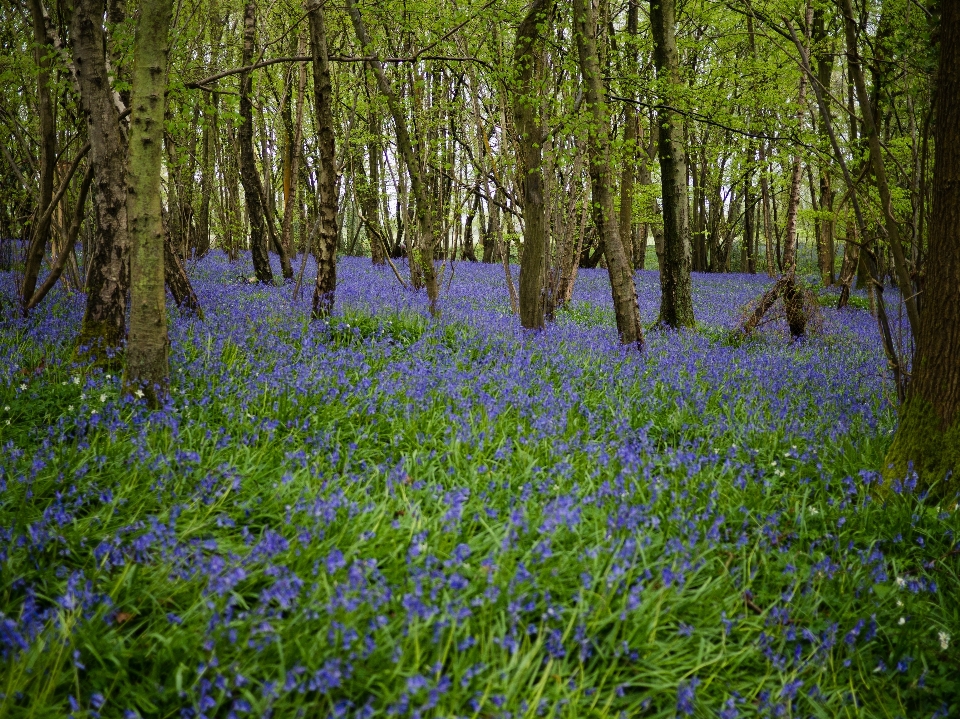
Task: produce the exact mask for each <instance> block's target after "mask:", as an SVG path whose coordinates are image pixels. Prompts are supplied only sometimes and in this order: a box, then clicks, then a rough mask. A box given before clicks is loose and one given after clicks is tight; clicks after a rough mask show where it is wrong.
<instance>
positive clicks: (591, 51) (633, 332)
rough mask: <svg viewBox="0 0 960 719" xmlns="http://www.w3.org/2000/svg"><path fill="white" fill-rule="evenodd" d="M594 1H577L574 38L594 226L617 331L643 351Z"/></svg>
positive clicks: (625, 340)
mask: <svg viewBox="0 0 960 719" xmlns="http://www.w3.org/2000/svg"><path fill="white" fill-rule="evenodd" d="M589 1H590V0H574V1H573V19H574V34H575V35H576V39H577V55H578V56H579V58H580V74H581V75H582V77H583V83H584V99H585V101H586V107H587V111H588V112H589V113H590V118H589V122H590V129H589V136H588V140H587V157H588V160H589V163H588V165H589V171H590V186H591V189H592V198H591V200H592V203H593V218H594V225H595V226H596V228H597V232H598V233H599V235H600V245H601V246H602V247H603V254H604V258H605V259H606V261H607V272H608V273H609V276H610V286H611V289H612V293H613V311H614V315H615V316H616V318H617V332H618V334H619V335H620V341H621V342H622V343H623V344H625V345H635V346H636V347H637V348H639V349H642V348H643V328H642V326H641V325H640V308H639V306H638V304H637V289H636V286H635V285H634V283H633V267H632V266H631V265H630V264H629V263H628V262H627V255H626V252H624V249H623V242H622V240H621V238H620V226H619V224H618V218H617V214H616V212H615V210H614V202H613V188H612V185H613V182H612V174H613V173H612V168H611V166H610V119H609V116H608V114H607V103H606V100H605V99H604V88H603V82H602V79H601V70H600V63H599V60H598V57H597V34H596V33H597V24H596V19H595V18H594V15H593V7H592V6H591V5H590V4H589Z"/></svg>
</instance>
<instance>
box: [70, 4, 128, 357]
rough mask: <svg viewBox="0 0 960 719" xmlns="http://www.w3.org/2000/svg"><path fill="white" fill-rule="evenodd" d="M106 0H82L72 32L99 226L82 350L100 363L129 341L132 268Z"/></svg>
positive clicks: (89, 259) (124, 149)
mask: <svg viewBox="0 0 960 719" xmlns="http://www.w3.org/2000/svg"><path fill="white" fill-rule="evenodd" d="M105 11H106V8H105V7H104V2H103V0H78V2H77V3H76V5H75V6H74V11H73V18H72V21H71V29H70V35H71V40H72V46H73V47H72V49H73V62H74V66H75V67H76V73H77V74H76V76H77V84H78V85H79V87H80V104H81V106H82V107H83V111H84V114H85V115H86V116H87V133H88V135H89V138H90V161H91V162H92V163H93V168H94V170H93V184H94V187H95V189H96V192H95V193H94V196H93V206H94V215H95V218H96V231H95V234H94V241H93V243H92V244H93V247H92V248H90V250H89V256H88V257H87V262H88V263H89V268H90V269H89V272H88V274H87V287H86V289H87V304H86V309H85V311H84V315H83V324H82V325H81V328H80V338H79V345H78V346H79V349H80V350H81V352H83V356H84V357H85V358H86V359H89V360H91V361H93V362H96V363H104V362H107V361H109V360H110V357H111V356H112V355H113V353H114V352H115V351H116V350H118V349H119V348H120V347H121V346H122V344H123V340H124V329H125V321H126V320H125V312H126V296H127V287H128V285H129V282H130V268H129V264H128V263H129V257H128V247H127V208H126V183H125V180H124V174H125V168H126V165H127V162H126V159H127V141H126V138H125V137H124V136H123V133H122V131H121V127H120V110H119V108H118V106H117V104H116V103H115V102H114V97H113V91H112V88H111V85H110V78H109V77H108V75H107V59H106V54H105V48H106V42H105V38H104V31H103V17H104V12H105Z"/></svg>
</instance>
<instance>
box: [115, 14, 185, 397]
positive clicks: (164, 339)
mask: <svg viewBox="0 0 960 719" xmlns="http://www.w3.org/2000/svg"><path fill="white" fill-rule="evenodd" d="M172 14H173V0H144V2H142V4H141V6H140V19H139V21H138V23H137V31H136V36H135V40H134V47H135V52H134V57H135V62H134V67H133V90H132V94H131V104H130V109H131V113H130V149H129V152H128V157H127V175H126V176H127V223H128V225H127V230H128V236H129V239H130V335H129V339H128V341H127V357H126V359H127V362H126V370H125V372H124V376H123V386H124V391H125V392H126V393H127V394H135V395H136V396H138V397H141V396H144V395H146V398H147V401H148V403H149V404H150V405H151V406H154V407H156V406H158V405H160V404H161V403H162V402H163V399H164V398H165V396H166V394H167V385H168V383H169V378H170V365H169V361H168V358H167V353H168V349H169V346H170V340H169V338H168V335H167V311H166V301H165V300H166V296H165V293H164V231H163V218H162V211H163V208H162V206H161V203H160V169H161V163H162V162H163V152H162V148H163V113H164V108H165V105H166V103H165V99H164V98H165V93H166V89H167V52H168V50H169V44H168V40H167V38H168V35H169V31H170V19H171V16H172Z"/></svg>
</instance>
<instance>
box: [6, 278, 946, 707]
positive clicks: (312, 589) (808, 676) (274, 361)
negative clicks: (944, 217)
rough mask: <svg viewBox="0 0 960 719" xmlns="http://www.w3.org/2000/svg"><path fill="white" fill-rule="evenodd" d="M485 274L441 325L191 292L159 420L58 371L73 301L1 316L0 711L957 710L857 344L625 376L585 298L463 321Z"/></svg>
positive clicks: (928, 574)
mask: <svg viewBox="0 0 960 719" xmlns="http://www.w3.org/2000/svg"><path fill="white" fill-rule="evenodd" d="M495 269H496V268H493V270H495ZM493 270H489V269H488V268H474V269H469V268H468V269H462V268H460V267H458V270H457V275H456V278H457V279H456V280H455V283H454V285H455V288H454V289H453V290H451V295H450V296H449V297H448V298H447V301H446V305H445V307H446V309H445V315H444V319H443V321H442V322H440V323H437V322H433V321H431V320H429V319H427V318H426V317H425V316H424V314H423V307H422V306H420V305H410V306H405V307H400V306H399V305H398V306H396V307H392V308H391V307H389V306H384V307H383V308H382V309H371V304H370V302H368V301H367V299H365V298H366V295H364V294H363V293H364V292H365V291H366V290H365V289H363V288H365V287H367V286H373V288H374V289H373V290H371V292H373V291H376V292H377V293H379V295H378V296H381V297H389V296H391V294H390V293H395V292H396V290H395V288H392V286H391V284H390V278H389V276H386V275H385V276H384V277H382V278H381V277H379V276H378V275H377V276H374V275H371V274H370V273H371V272H374V271H373V270H372V269H370V268H369V266H368V265H363V264H361V262H360V261H352V262H349V263H345V266H343V267H341V272H340V274H341V281H342V283H343V285H342V287H341V290H340V297H341V300H340V305H339V306H338V309H337V312H336V314H335V316H334V317H333V318H332V319H331V320H330V321H328V322H323V323H310V322H308V321H307V319H306V317H307V315H306V308H305V307H301V306H299V305H296V306H294V305H290V304H289V303H286V304H285V303H284V302H285V301H284V302H281V301H280V298H282V297H283V296H284V295H283V293H284V292H286V290H285V289H284V288H271V289H269V290H265V289H258V288H250V287H248V286H243V285H238V284H236V283H234V284H231V282H230V280H229V279H228V278H229V277H230V276H231V275H230V274H229V273H228V272H227V271H222V270H221V269H220V268H218V266H216V265H215V264H212V265H211V266H209V267H206V266H204V267H201V268H199V270H198V272H199V273H200V276H201V277H203V278H204V279H203V280H202V281H201V282H199V283H198V291H200V292H201V295H202V299H203V301H204V303H205V309H206V310H207V312H208V320H207V322H206V323H200V322H196V321H194V320H190V319H188V318H180V317H179V316H177V315H176V314H175V315H174V324H173V328H172V336H173V341H174V354H173V358H172V369H173V381H172V386H171V391H172V393H171V396H172V400H171V402H170V404H169V406H167V407H166V408H165V409H164V410H162V411H160V412H156V413H149V412H147V411H146V410H145V409H144V408H143V407H142V406H140V405H138V404H136V403H131V402H128V401H126V400H123V399H121V398H119V396H118V387H119V382H118V378H117V377H115V376H108V375H107V374H104V373H103V372H101V371H93V372H89V373H85V372H84V371H82V370H81V369H80V368H78V367H73V366H71V365H70V364H69V349H70V341H69V340H70V323H71V322H72V321H73V320H74V319H75V317H76V313H77V311H78V308H77V307H76V306H75V305H76V302H77V298H75V297H64V296H57V297H56V298H54V302H56V304H55V305H54V308H53V310H52V311H51V313H50V315H48V316H46V317H35V318H34V319H32V320H29V321H22V320H10V321H9V322H8V323H7V324H6V325H5V326H4V328H3V331H2V338H3V339H2V344H3V347H4V350H5V356H6V357H7V360H6V362H7V363H8V364H7V367H8V368H9V369H10V370H11V377H13V376H14V375H15V378H14V379H12V380H11V381H9V382H8V383H7V384H6V385H3V386H0V407H3V416H2V418H0V445H2V451H0V533H2V534H0V540H2V544H0V562H2V565H0V566H2V567H3V571H2V575H0V612H2V615H0V649H2V653H3V654H2V656H3V658H2V667H0V693H2V696H0V716H16V717H21V716H22V717H48V716H49V717H53V716H57V717H60V716H65V715H67V714H71V715H72V716H75V717H93V716H104V717H112V716H123V717H132V716H143V717H146V716H158V717H167V716H185V717H200V716H206V717H215V716H216V717H227V716H266V715H268V714H272V715H273V716H277V717H281V716H282V717H287V716H291V717H292V716H422V717H453V716H458V717H478V718H479V717H507V716H510V717H534V716H551V717H607V716H610V717H616V716H628V717H647V716H649V717H674V716H696V717H717V716H720V717H723V718H724V719H730V718H732V717H735V716H738V717H754V716H771V717H773V716H790V717H801V716H803V717H807V716H814V717H840V716H844V717H897V716H901V717H918V716H931V715H933V714H934V713H935V712H943V713H942V714H941V715H942V716H947V715H952V714H950V712H953V713H955V712H957V711H958V710H960V705H958V704H957V699H956V697H957V696H958V694H960V680H958V678H957V677H956V673H955V670H954V667H955V666H956V662H957V658H958V655H957V650H956V645H955V642H954V640H953V639H952V637H954V636H957V635H958V629H960V618H958V609H957V606H958V605H957V602H956V601H955V599H956V596H957V588H958V582H957V569H958V563H957V553H956V549H955V547H956V540H955V535H956V532H957V530H958V521H957V517H956V511H955V509H956V507H955V505H954V504H950V505H949V506H948V505H942V506H939V507H937V506H933V505H931V503H930V502H929V501H925V500H924V498H922V497H920V496H917V495H916V494H915V493H913V492H912V491H911V489H910V484H909V482H907V483H905V485H904V486H902V487H899V488H898V492H897V493H894V494H891V496H889V497H888V498H887V499H886V500H883V501H881V500H880V499H877V498H874V497H873V496H872V492H873V487H874V482H875V481H876V470H878V469H879V468H880V466H881V463H882V458H883V455H884V452H885V449H886V446H887V444H888V437H889V434H888V433H889V431H890V430H891V429H892V427H893V413H892V408H891V406H890V404H889V400H888V397H889V388H887V387H885V384H884V380H883V377H882V366H883V365H882V355H881V354H880V353H879V350H878V349H877V348H876V347H875V345H874V344H873V342H874V341H875V337H873V336H872V335H870V334H869V332H870V331H872V330H871V329H870V328H871V327H872V326H873V325H872V324H871V322H872V320H871V318H869V317H868V316H867V317H861V316H860V315H859V314H857V313H856V312H854V311H849V310H848V311H845V312H844V313H835V314H833V311H832V310H825V311H826V312H830V313H831V314H830V315H829V316H828V318H827V320H826V325H827V327H826V330H825V335H826V336H825V337H823V338H821V339H816V338H814V339H811V340H810V341H808V342H806V343H801V344H799V345H788V344H787V343H785V342H784V341H783V337H782V336H781V334H777V332H776V331H774V330H773V329H772V328H771V330H770V331H768V332H766V333H765V334H763V335H762V336H761V337H760V338H759V339H756V340H755V341H752V342H750V343H747V344H745V345H743V346H741V347H730V346H728V345H727V344H725V343H724V341H723V337H724V336H725V330H724V328H722V327H720V326H719V325H718V324H717V320H710V321H704V322H703V323H702V329H701V331H699V332H697V333H692V332H691V333H684V334H676V335H675V334H672V333H663V332H652V333H651V334H650V336H649V337H648V341H649V345H650V346H649V349H648V351H647V354H646V355H644V356H643V357H638V356H635V355H634V354H632V353H625V352H623V351H622V350H620V349H619V348H618V347H617V346H616V344H615V342H611V341H610V338H609V334H610V332H609V327H608V326H609V325H611V324H612V314H611V313H610V310H609V306H604V305H603V304H602V303H601V302H600V301H599V300H595V301H591V299H590V298H591V297H592V295H591V294H590V293H591V287H592V285H591V284H590V283H592V282H596V283H598V286H600V287H602V282H603V280H604V276H603V273H602V272H597V273H595V274H593V273H583V277H582V280H581V281H582V282H583V283H585V284H583V285H582V286H580V289H579V290H578V292H579V294H578V296H579V297H583V298H585V299H581V300H579V301H578V302H575V303H574V304H573V305H572V306H571V308H570V310H569V311H567V312H564V313H562V314H561V316H560V318H559V320H558V323H557V325H556V327H554V328H552V329H550V330H548V331H547V332H546V333H544V335H542V336H540V337H529V336H527V335H524V334H522V333H519V332H518V331H516V330H515V329H510V328H509V325H508V324H507V323H506V322H507V321H506V320H505V319H504V318H503V317H502V316H500V315H497V314H489V315H484V314H482V313H481V314H479V315H478V314H477V310H476V309H475V308H476V306H477V298H478V297H481V298H482V297H483V290H482V288H483V287H485V286H486V284H485V283H486V282H488V280H489V281H490V282H493V281H494V279H495V275H494V274H493ZM484 273H490V278H488V277H487V275H486V274H484ZM354 279H355V280H356V284H353V281H354ZM702 281H703V282H707V283H709V282H710V280H707V279H705V280H702ZM377 283H381V284H377ZM461 283H462V288H463V293H464V296H466V297H467V298H469V299H470V301H471V303H472V304H471V305H470V307H471V309H470V310H469V311H466V310H464V311H462V312H461V311H460V310H458V309H457V307H458V305H457V295H456V292H457V290H456V287H457V286H461ZM478 288H480V289H478ZM733 291H734V290H731V289H729V288H728V287H727V286H726V285H722V284H717V285H715V286H714V285H709V284H707V285H704V286H702V287H699V288H698V292H699V293H700V295H699V296H700V297H701V299H703V298H705V300H704V301H706V300H709V301H711V302H714V303H715V304H716V305H717V307H718V308H719V309H718V310H717V312H718V313H719V312H721V310H723V311H728V312H729V315H730V318H731V319H732V318H734V317H735V315H736V305H737V302H736V301H733V300H732V299H731V297H732V295H730V294H729V293H730V292H733ZM753 292H754V289H752V288H750V287H748V288H746V290H744V293H745V294H750V293H753ZM255 293H260V296H257V295H256V294H255ZM737 296H739V295H737ZM238 298H242V301H240V300H239V299H238ZM495 299H496V298H493V299H491V303H495ZM607 302H609V300H607ZM384 304H385V305H386V303H384ZM481 304H482V303H481ZM861 314H865V313H861ZM649 315H650V313H649V312H645V318H646V317H649ZM701 315H702V316H704V317H707V318H708V320H709V318H713V317H714V316H715V315H714V314H711V313H710V312H707V311H704V312H702V313H701ZM716 316H717V317H719V316H720V314H717V315H716ZM58 317H59V319H57V318H58ZM51 318H52V319H51ZM41 362H42V363H41ZM878 368H881V369H878ZM22 387H26V389H23V388H22ZM7 407H9V409H7ZM7 420H10V422H9V424H4V423H5V422H6V421H7Z"/></svg>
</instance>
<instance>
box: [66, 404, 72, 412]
mask: <svg viewBox="0 0 960 719" xmlns="http://www.w3.org/2000/svg"><path fill="white" fill-rule="evenodd" d="M67 412H73V405H72V404H71V405H70V406H69V407H67Z"/></svg>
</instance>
